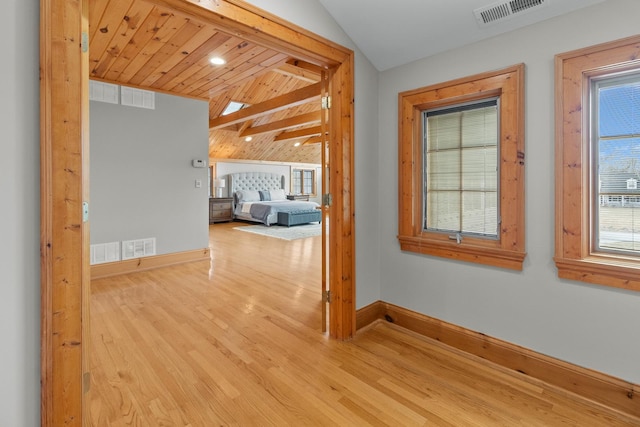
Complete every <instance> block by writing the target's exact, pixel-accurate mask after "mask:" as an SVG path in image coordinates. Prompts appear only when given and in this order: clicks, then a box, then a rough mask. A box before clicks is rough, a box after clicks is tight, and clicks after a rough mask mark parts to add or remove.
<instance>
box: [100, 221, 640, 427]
mask: <svg viewBox="0 0 640 427" xmlns="http://www.w3.org/2000/svg"><path fill="white" fill-rule="evenodd" d="M237 225H239V224H237V223H231V224H215V225H213V226H211V227H210V245H211V249H212V252H211V253H212V261H211V263H208V262H196V263H190V264H183V265H179V266H174V267H167V268H162V269H157V270H153V271H148V272H139V273H133V274H129V275H124V276H117V277H111V278H106V279H100V280H96V281H94V282H93V283H92V292H93V295H92V297H91V310H92V311H91V328H92V330H91V340H92V342H91V354H90V360H91V369H92V388H91V392H90V399H89V405H88V406H89V410H90V419H91V421H92V424H93V425H95V426H128V425H136V426H218V425H238V426H271V425H277V426H280V425H292V426H301V425H331V426H359V425H374V426H382V425H389V426H411V425H429V426H560V425H562V426H631V425H640V420H634V419H630V418H626V417H624V416H621V415H616V414H615V413H613V412H610V411H608V410H606V409H603V408H600V409H597V408H596V407H594V406H592V405H589V404H587V403H586V402H584V401H581V400H580V399H578V398H576V397H574V396H571V395H569V394H568V393H564V392H562V391H559V390H556V389H554V388H553V387H549V386H546V385H545V384H543V383H541V382H536V381H535V380H532V379H529V378H526V377H524V376H521V375H519V374H516V373H511V372H507V371H505V370H503V369H501V368H499V367H496V366H494V365H491V364H489V363H487V362H484V361H481V360H478V359H475V358H474V357H471V356H468V355H466V354H463V353H461V352H459V351H456V350H452V349H450V348H448V347H446V346H443V345H441V344H440V343H438V342H435V341H432V340H429V339H426V338H424V337H421V336H418V335H416V334H414V333H411V332H408V331H406V330H403V329H401V328H399V327H397V326H395V325H392V324H389V323H386V322H378V323H374V324H373V325H370V326H369V327H367V328H365V329H364V330H362V331H360V332H358V334H357V336H356V337H355V338H354V339H353V340H352V341H350V342H338V341H334V340H329V339H328V338H327V337H326V336H324V335H323V334H322V333H321V332H320V249H321V248H320V246H321V241H320V238H307V239H302V240H295V241H284V240H278V239H273V238H268V237H262V236H256V235H252V234H249V233H244V232H240V231H237V230H233V227H234V226H237Z"/></svg>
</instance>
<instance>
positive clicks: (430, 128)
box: [424, 99, 498, 238]
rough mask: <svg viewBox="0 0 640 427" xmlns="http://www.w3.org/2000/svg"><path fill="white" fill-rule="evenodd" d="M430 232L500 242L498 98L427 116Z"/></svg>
mask: <svg viewBox="0 0 640 427" xmlns="http://www.w3.org/2000/svg"><path fill="white" fill-rule="evenodd" d="M424 123H425V126H424V129H425V135H424V139H425V141H424V147H425V154H424V155H425V163H424V164H425V189H426V194H425V198H424V199H425V208H424V216H425V221H424V227H425V229H427V230H429V231H443V232H452V233H461V234H473V235H480V236H485V237H492V238H497V232H498V101H497V99H492V100H485V101H483V102H479V103H475V104H468V105H463V106H456V107H451V108H446V109H440V110H435V111H426V112H424Z"/></svg>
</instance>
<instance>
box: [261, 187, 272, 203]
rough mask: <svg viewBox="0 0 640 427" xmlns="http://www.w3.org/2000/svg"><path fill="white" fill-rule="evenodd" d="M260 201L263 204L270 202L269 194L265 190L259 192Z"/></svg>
mask: <svg viewBox="0 0 640 427" xmlns="http://www.w3.org/2000/svg"><path fill="white" fill-rule="evenodd" d="M260 200H262V201H264V202H269V201H271V193H269V192H268V191H266V190H260Z"/></svg>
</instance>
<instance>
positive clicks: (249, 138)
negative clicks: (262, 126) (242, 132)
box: [244, 136, 253, 142]
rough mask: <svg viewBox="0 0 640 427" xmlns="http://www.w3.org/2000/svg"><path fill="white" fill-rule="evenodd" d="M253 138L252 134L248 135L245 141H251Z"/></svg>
mask: <svg viewBox="0 0 640 427" xmlns="http://www.w3.org/2000/svg"><path fill="white" fill-rule="evenodd" d="M252 139H253V138H251V137H250V136H248V137H246V138H245V139H244V140H245V141H247V142H249V141H251V140H252Z"/></svg>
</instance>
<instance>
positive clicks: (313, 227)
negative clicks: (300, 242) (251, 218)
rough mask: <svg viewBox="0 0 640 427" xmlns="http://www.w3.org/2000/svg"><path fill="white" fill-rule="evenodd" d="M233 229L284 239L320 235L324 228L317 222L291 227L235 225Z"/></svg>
mask: <svg viewBox="0 0 640 427" xmlns="http://www.w3.org/2000/svg"><path fill="white" fill-rule="evenodd" d="M233 229H234V230H239V231H246V232H247V233H254V234H261V235H263V236H268V237H275V238H276V239H283V240H296V239H304V238H306V237H314V236H319V235H320V233H322V228H321V227H320V224H317V223H312V224H304V225H293V226H291V227H286V226H284V225H272V226H270V227H266V226H264V225H246V226H241V227H233Z"/></svg>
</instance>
